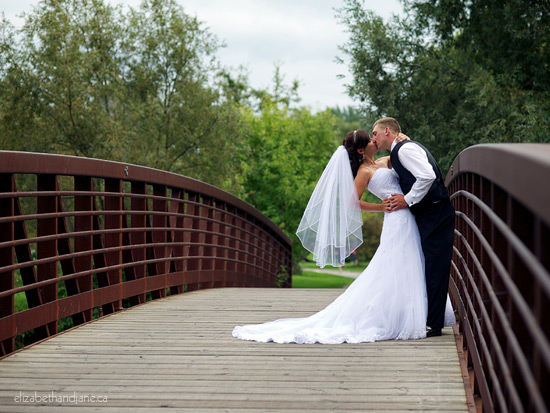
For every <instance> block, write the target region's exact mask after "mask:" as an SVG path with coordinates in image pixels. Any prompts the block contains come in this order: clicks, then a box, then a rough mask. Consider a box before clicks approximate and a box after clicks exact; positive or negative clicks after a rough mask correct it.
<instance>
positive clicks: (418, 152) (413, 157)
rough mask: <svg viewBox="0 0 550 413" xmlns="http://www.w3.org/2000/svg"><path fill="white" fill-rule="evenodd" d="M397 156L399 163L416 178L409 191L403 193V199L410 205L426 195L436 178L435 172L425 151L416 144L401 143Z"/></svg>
mask: <svg viewBox="0 0 550 413" xmlns="http://www.w3.org/2000/svg"><path fill="white" fill-rule="evenodd" d="M397 156H399V161H401V164H402V165H403V166H404V167H405V168H406V169H407V170H408V171H409V172H410V173H412V174H413V176H414V177H415V178H416V182H415V183H414V184H413V186H412V188H411V190H410V191H409V193H407V194H405V201H406V202H407V205H408V206H410V207H411V206H413V205H415V204H417V203H419V202H420V201H422V199H423V198H424V197H425V196H426V194H427V193H428V191H429V190H430V187H431V186H432V183H433V181H435V179H436V176H435V172H434V170H433V168H432V165H430V162H429V161H428V156H427V155H426V152H425V151H424V150H423V149H422V148H421V147H420V146H418V145H414V144H413V145H411V144H408V145H403V146H402V147H401V149H400V150H399V152H398V153H397Z"/></svg>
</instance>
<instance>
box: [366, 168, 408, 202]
mask: <svg viewBox="0 0 550 413" xmlns="http://www.w3.org/2000/svg"><path fill="white" fill-rule="evenodd" d="M368 189H369V191H370V192H372V193H373V194H374V195H376V196H377V197H378V198H380V199H381V200H382V199H385V198H387V197H389V196H390V195H392V194H402V193H403V191H401V187H400V186H399V176H398V175H397V172H395V170H393V169H388V168H378V169H377V170H376V171H375V172H374V174H373V175H372V178H371V179H370V182H369V187H368Z"/></svg>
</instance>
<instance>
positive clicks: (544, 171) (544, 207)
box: [446, 143, 550, 225]
mask: <svg viewBox="0 0 550 413" xmlns="http://www.w3.org/2000/svg"><path fill="white" fill-rule="evenodd" d="M549 171H550V144H544V143H521V144H520V143H496V144H480V145H475V146H471V147H469V148H467V149H465V150H463V151H462V152H461V153H460V154H459V155H458V156H457V157H456V159H455V160H454V162H453V164H452V166H451V169H450V170H449V173H448V174H447V179H446V184H447V186H448V185H449V183H450V182H451V181H452V180H453V179H454V177H455V176H456V175H458V174H460V173H463V172H474V173H476V174H478V175H480V176H483V177H484V178H487V179H488V180H489V181H491V182H493V183H494V184H496V185H499V186H500V187H503V188H506V190H507V192H508V193H509V194H510V195H512V196H513V197H514V198H516V199H518V200H520V201H521V202H522V203H523V204H524V205H525V206H526V207H527V208H529V209H531V210H532V211H533V212H534V213H535V214H536V215H537V216H538V217H539V218H541V219H542V220H543V221H544V222H545V223H546V224H547V225H550V208H549V207H548V206H549V205H550V191H548V190H547V188H548V178H549V177H550V175H549Z"/></svg>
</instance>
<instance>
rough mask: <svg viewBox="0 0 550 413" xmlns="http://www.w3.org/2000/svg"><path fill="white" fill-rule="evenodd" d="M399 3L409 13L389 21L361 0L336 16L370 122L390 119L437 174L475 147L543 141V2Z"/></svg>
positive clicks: (351, 0) (354, 87)
mask: <svg viewBox="0 0 550 413" xmlns="http://www.w3.org/2000/svg"><path fill="white" fill-rule="evenodd" d="M405 5H406V11H407V16H406V18H402V19H400V18H398V17H394V18H393V19H392V20H390V21H387V22H385V21H384V20H383V19H382V18H380V17H379V16H377V15H376V14H374V13H373V12H371V11H368V10H365V9H364V8H363V5H362V3H361V2H360V1H359V0H347V1H346V2H345V6H344V7H343V8H342V9H341V10H340V12H339V16H340V18H341V20H342V22H343V23H344V24H345V25H346V26H347V29H348V31H349V41H348V42H347V43H346V44H345V45H342V50H343V51H344V53H346V54H347V55H348V56H349V58H350V60H351V63H350V64H349V65H348V66H349V67H351V72H352V76H353V82H352V84H351V85H350V86H349V91H350V94H351V95H352V96H354V97H356V98H357V99H359V100H360V101H361V102H363V103H364V105H365V112H366V113H365V116H366V117H367V118H368V119H371V120H374V119H375V118H377V117H380V116H393V117H395V118H397V119H398V120H399V121H400V123H401V125H402V127H403V129H404V131H405V133H407V134H408V135H409V136H410V137H412V138H413V139H417V140H419V141H421V142H423V143H424V144H425V145H426V146H428V147H429V148H430V150H431V151H432V153H433V154H434V156H435V157H436V158H437V159H438V160H439V163H440V165H441V167H442V170H443V171H444V172H445V171H446V170H447V169H448V167H449V166H450V164H451V162H452V160H453V159H454V158H455V157H456V155H457V154H458V153H459V152H460V151H461V150H462V149H464V148H466V147H467V146H470V145H473V144H477V143H484V142H548V136H547V134H546V133H545V132H544V131H545V130H547V129H548V126H550V125H549V123H550V120H549V118H548V115H547V114H548V112H549V109H550V106H549V105H550V100H549V99H548V92H549V89H548V70H547V65H548V61H549V59H548V58H547V55H548V47H549V46H548V45H549V44H550V42H549V40H550V37H549V30H548V28H547V27H548V25H547V24H544V25H543V23H544V22H546V20H547V19H548V16H549V13H548V3H547V2H531V1H527V0H525V1H520V0H509V1H505V2H502V1H499V2H497V1H490V0H484V1H481V2H462V1H453V0H447V1H435V0H433V1H432V0H425V1H407V2H406V4H405ZM516 23H517V24H516ZM535 28H536V29H535ZM494 33H498V35H494ZM503 39H504V40H505V41H503ZM527 55H529V57H528V60H527V61H528V62H530V63H529V66H530V65H531V64H532V63H534V61H533V59H537V58H545V60H544V62H540V68H536V69H535V68H532V67H529V68H527V67H526V66H525V64H524V62H523V61H522V59H523V58H524V57H525V58H527ZM518 60H519V61H518Z"/></svg>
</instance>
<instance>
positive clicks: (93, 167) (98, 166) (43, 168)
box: [0, 151, 292, 244]
mask: <svg viewBox="0 0 550 413" xmlns="http://www.w3.org/2000/svg"><path fill="white" fill-rule="evenodd" d="M0 173H13V174H18V173H32V174H52V175H71V176H78V175H80V176H94V177H97V178H114V177H119V178H120V179H122V180H124V181H129V182H131V181H147V182H148V183H150V184H160V185H167V186H177V187H179V188H182V189H186V190H188V191H193V192H199V193H202V194H205V195H208V196H211V197H213V198H216V199H219V200H220V201H224V202H229V203H231V204H232V205H235V206H236V207H238V208H240V209H242V210H243V211H245V212H246V213H248V214H250V215H252V216H254V217H255V218H257V219H259V220H260V221H262V222H264V224H265V225H267V226H268V227H269V228H270V229H271V230H272V231H273V232H275V233H276V234H277V235H278V236H280V237H281V238H282V239H283V240H284V241H285V242H287V243H288V244H292V241H291V239H290V238H289V237H288V236H287V235H286V234H285V233H284V232H283V231H282V230H281V229H280V228H279V227H278V226H277V225H275V224H274V223H273V222H271V221H270V220H269V218H267V217H266V216H265V215H264V214H263V213H262V212H260V211H259V210H258V209H256V208H254V207H253V206H252V205H250V204H248V203H246V202H245V201H243V200H241V199H239V198H237V197H236V196H234V195H232V194H230V193H229V192H226V191H223V190H222V189H219V188H217V187H215V186H212V185H209V184H207V183H204V182H201V181H198V180H196V179H193V178H189V177H187V176H183V175H178V174H175V173H172V172H166V171H162V170H159V169H154V168H149V167H146V166H139V165H134V164H130V163H123V162H115V161H106V160H103V159H94V158H83V157H78V156H70V155H57V154H48V153H35V152H18V151H0Z"/></svg>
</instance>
